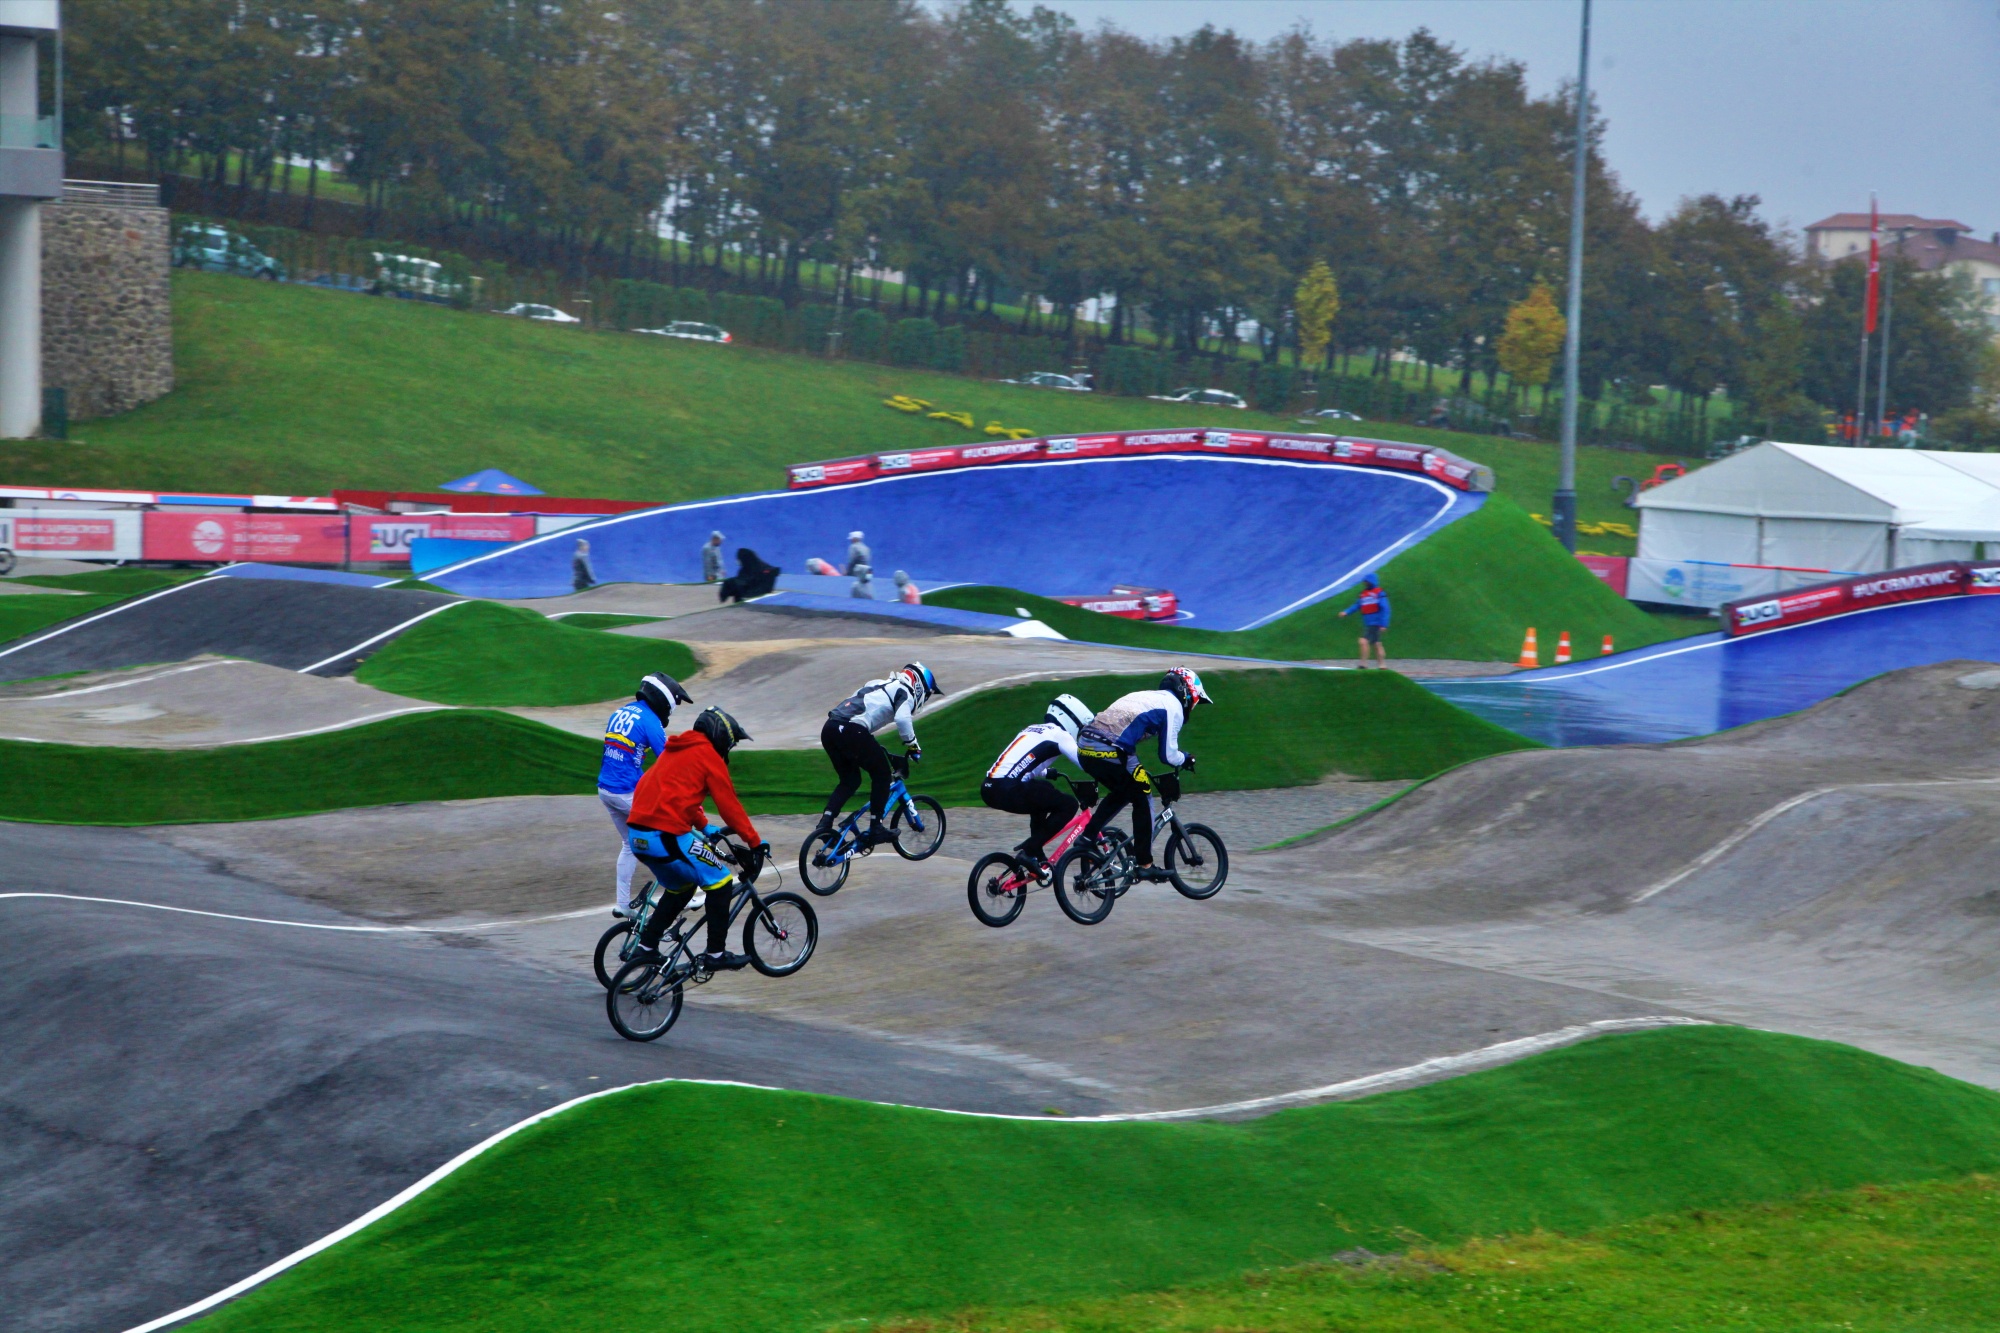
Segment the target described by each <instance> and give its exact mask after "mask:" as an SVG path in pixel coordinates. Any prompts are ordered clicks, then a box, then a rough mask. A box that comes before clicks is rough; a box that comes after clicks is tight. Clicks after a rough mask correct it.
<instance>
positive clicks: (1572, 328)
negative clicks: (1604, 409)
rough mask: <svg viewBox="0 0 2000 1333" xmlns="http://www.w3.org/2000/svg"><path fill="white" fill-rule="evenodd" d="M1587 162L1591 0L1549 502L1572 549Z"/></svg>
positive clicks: (1580, 73)
mask: <svg viewBox="0 0 2000 1333" xmlns="http://www.w3.org/2000/svg"><path fill="white" fill-rule="evenodd" d="M1589 164H1590V0H1583V39H1582V43H1581V48H1580V50H1579V52H1578V54H1577V58H1576V163H1575V166H1574V179H1573V180H1572V182H1571V184H1570V200H1569V327H1568V328H1567V329H1566V330H1565V331H1564V333H1563V415H1562V460H1561V464H1560V467H1559V469H1558V471H1557V473H1556V493H1555V499H1554V502H1553V503H1552V504H1551V505H1550V509H1551V510H1552V511H1553V517H1554V519H1555V523H1554V527H1555V534H1556V540H1557V541H1559V542H1561V543H1562V544H1563V547H1564V549H1565V550H1570V551H1574V550H1575V549H1576V400H1577V394H1578V392H1579V383H1580V380H1581V378H1582V377H1581V376H1580V374H1579V373H1578V370H1577V358H1578V354H1579V349H1580V348H1581V346H1582V341H1583V182H1584V174H1585V172H1586V171H1587V170H1588V168H1589Z"/></svg>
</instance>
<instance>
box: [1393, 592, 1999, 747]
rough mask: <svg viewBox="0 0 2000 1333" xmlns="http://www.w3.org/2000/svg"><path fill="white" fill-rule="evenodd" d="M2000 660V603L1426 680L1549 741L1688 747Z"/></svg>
mask: <svg viewBox="0 0 2000 1333" xmlns="http://www.w3.org/2000/svg"><path fill="white" fill-rule="evenodd" d="M1956 658H1970V659H1974V660H1978V661H2000V597H1946V598H1940V599H1938V600H1936V601H1930V602H1906V603H1902V604H1899V605H1893V606H1884V607H1877V608H1874V609H1872V610H1867V611H1855V612H1851V613H1849V614H1847V615H1844V616H1835V617H1832V618H1829V619H1826V620H1815V621H1808V622H1807V623H1805V624H1803V625H1793V626H1789V627H1787V628H1784V629H1773V630H1765V631H1763V632H1761V633H1757V634H1748V635H1744V636H1743V637H1741V638H1735V639H1730V638H1725V637H1723V636H1722V635H1721V634H1703V635H1699V636H1697V637H1695V638H1689V639H1678V640H1675V641H1674V642H1672V643H1665V644H1659V645H1657V646H1655V647H1652V648H1642V649H1639V650H1637V651H1634V652H1629V653H1619V654H1618V655H1616V656H1614V657H1607V658H1602V659H1599V660H1597V661H1592V662H1575V663H1571V664H1570V665H1569V666H1560V667H1547V668H1544V669H1543V670H1540V671H1523V672H1520V673H1518V674H1516V675H1512V676H1492V677H1485V678H1476V679H1471V680H1440V681H1426V682H1424V683H1425V684H1426V685H1427V686H1428V687H1429V688H1430V689H1431V690H1432V691H1433V692H1434V693H1436V694H1438V695H1440V696H1441V697H1443V698H1445V699H1449V700H1450V701H1451V702H1452V703H1455V704H1457V705H1458V706H1459V707H1461V708H1463V709H1466V710H1467V711H1468V712H1472V713H1477V714H1478V715H1479V716H1480V717H1483V718H1485V719H1487V720H1488V721H1490V722H1497V723H1499V724H1500V725H1501V726H1503V727H1506V728H1508V729H1509V730H1511V731H1516V732H1519V733H1520V734H1521V735H1523V736H1526V737H1529V738H1530V739H1532V740H1537V741H1540V742H1542V743H1543V744H1545V745H1556V746H1571V745H1621V744H1631V743H1634V742H1658V741H1677V740H1685V739H1686V738H1688V737H1690V736H1706V735H1709V734H1710V733H1713V732H1717V731H1726V730H1728V729H1729V728H1731V727H1740V726H1745V725H1747V724H1749V723H1751V722H1761V721H1763V720H1764V719H1765V718H1768V717H1777V716H1778V715H1779V714H1781V713H1792V712H1797V711H1798V710H1799V709H1801V708H1810V707H1811V706H1812V705H1814V704H1816V703H1819V702H1820V701H1821V700H1823V699H1829V698H1832V697H1833V696H1834V695H1836V694H1838V693H1840V692H1841V691H1842V690H1844V689H1847V688H1848V687H1849V686H1852V685H1857V684H1859V683H1860V682H1862V681H1864V680H1867V679H1869V678H1870V677H1872V676H1879V675H1881V674H1882V673H1883V672H1885V671H1896V670H1900V669H1901V668H1903V667H1912V666H1928V665H1930V664H1931V663H1933V662H1949V661H1952V660H1954V659H1956Z"/></svg>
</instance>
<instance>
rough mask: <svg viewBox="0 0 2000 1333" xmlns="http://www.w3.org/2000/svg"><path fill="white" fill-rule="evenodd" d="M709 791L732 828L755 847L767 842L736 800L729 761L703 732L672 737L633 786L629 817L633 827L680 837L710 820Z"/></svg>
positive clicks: (723, 820) (690, 732) (717, 807)
mask: <svg viewBox="0 0 2000 1333" xmlns="http://www.w3.org/2000/svg"><path fill="white" fill-rule="evenodd" d="M704 796H706V797H708V798H709V799H711V800H713V801H714V802H715V808H716V809H717V810H718V811H720V812H721V815H722V822H723V823H725V824H727V825H729V829H730V832H732V833H734V834H735V835H736V836H737V837H739V838H741V839H743V841H745V842H747V843H749V844H750V845H751V846H752V847H755V846H756V845H757V844H758V843H760V842H762V841H763V839H762V838H760V837H758V836H757V827H756V825H754V824H752V823H751V822H750V816H749V815H748V814H746V813H744V810H743V803H742V802H741V801H739V800H737V799H736V787H735V785H734V784H733V783H731V782H730V780H729V765H728V764H727V763H725V762H724V761H723V758H722V756H721V755H719V754H717V753H716V752H715V747H714V746H713V745H711V744H709V741H708V737H706V736H704V735H702V734H701V733H700V732H698V731H683V732H682V733H681V734H680V735H678V736H669V737H668V738H667V748H666V749H664V750H662V751H661V752H660V757H659V758H658V759H655V760H654V761H653V766H652V767H651V768H649V769H647V770H646V772H645V775H644V776H642V777H641V778H640V779H639V785H638V786H637V787H635V788H633V790H632V813H631V814H630V815H628V816H626V820H627V822H628V823H630V824H631V826H632V827H633V828H637V829H651V830H652V831H653V832H655V833H665V834H668V835H670V836H672V837H676V838H677V837H679V836H680V835H681V834H683V833H691V832H693V831H694V830H695V829H698V828H701V827H702V826H703V825H705V824H707V823H708V820H707V819H706V818H704V817H703V815H702V811H701V798H702V797H704Z"/></svg>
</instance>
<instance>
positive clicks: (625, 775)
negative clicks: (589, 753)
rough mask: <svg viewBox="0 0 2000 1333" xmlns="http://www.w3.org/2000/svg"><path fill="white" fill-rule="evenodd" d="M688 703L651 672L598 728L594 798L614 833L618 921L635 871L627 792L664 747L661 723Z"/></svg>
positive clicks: (674, 684)
mask: <svg viewBox="0 0 2000 1333" xmlns="http://www.w3.org/2000/svg"><path fill="white" fill-rule="evenodd" d="M690 702H692V700H691V698H690V696H689V695H688V692H687V691H686V690H685V689H683V688H681V683H680V682H679V681H677V680H675V679H674V678H673V677H672V676H669V675H667V674H666V673H665V672H662V671H656V672H654V673H653V674H652V675H650V676H648V677H646V678H645V679H644V680H642V681H640V682H639V690H638V693H636V694H634V695H633V696H632V702H630V703H628V704H623V705H621V706H620V707H619V708H618V710H617V711H616V712H614V713H613V714H612V715H611V716H610V717H609V718H608V719H606V721H605V723H604V760H603V762H602V763H601V764H599V765H598V769H597V799H598V800H599V801H602V802H603V803H604V809H605V812H606V813H607V814H609V815H610V816H611V827H613V828H615V829H617V830H618V897H617V905H616V906H614V907H613V908H612V909H611V915H613V916H616V917H623V916H626V915H628V914H629V913H630V912H631V910H632V873H633V872H634V871H635V870H637V869H638V868H639V859H638V857H636V856H634V855H633V854H632V833H631V830H630V828H629V827H628V824H627V817H628V816H629V815H630V814H631V813H632V793H633V791H634V790H635V789H636V788H637V787H638V785H639V778H640V776H641V775H643V774H644V773H645V771H646V765H647V764H649V763H651V762H652V761H653V760H654V759H655V758H657V757H658V756H659V755H661V754H662V753H664V752H665V751H666V748H667V722H668V721H669V720H670V719H671V718H672V717H673V715H674V705H675V704H684V703H690Z"/></svg>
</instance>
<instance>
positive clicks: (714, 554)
mask: <svg viewBox="0 0 2000 1333" xmlns="http://www.w3.org/2000/svg"><path fill="white" fill-rule="evenodd" d="M701 581H702V582H703V583H720V582H722V534H721V533H719V532H711V533H709V534H708V545H706V546H704V547H702V548H701Z"/></svg>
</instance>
